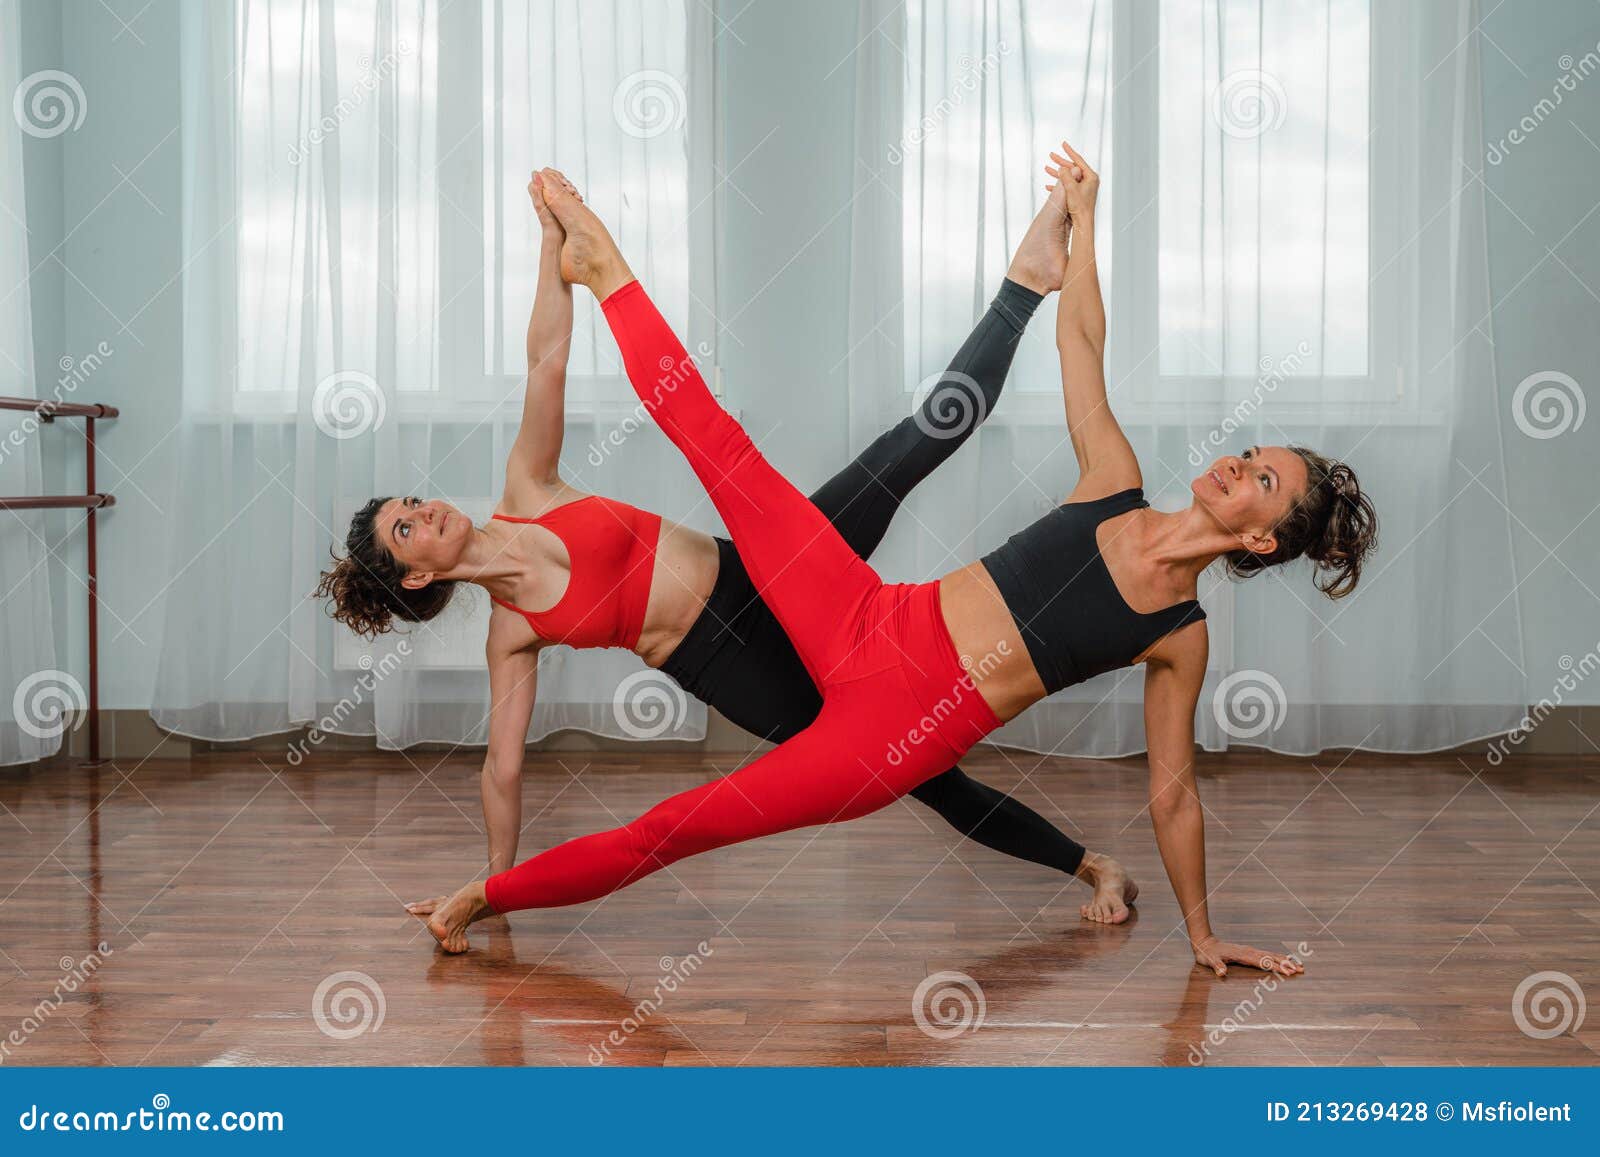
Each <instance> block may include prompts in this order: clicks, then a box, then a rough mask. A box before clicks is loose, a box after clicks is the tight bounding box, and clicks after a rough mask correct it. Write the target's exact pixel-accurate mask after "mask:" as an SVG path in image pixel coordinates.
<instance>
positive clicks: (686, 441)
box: [546, 181, 882, 687]
mask: <svg viewBox="0 0 1600 1157" xmlns="http://www.w3.org/2000/svg"><path fill="white" fill-rule="evenodd" d="M546 187H547V188H548V189H551V192H550V193H549V194H547V197H546V200H547V202H548V203H549V205H550V208H551V211H552V212H554V213H555V215H556V217H557V218H558V219H559V220H560V221H561V224H562V226H563V227H564V228H565V229H566V231H567V247H566V249H565V250H564V251H563V258H562V260H563V267H562V272H563V275H564V276H568V277H569V278H570V279H572V280H575V281H578V282H581V283H582V284H584V285H587V286H588V287H589V288H590V289H591V290H592V291H593V292H594V293H595V295H596V296H597V297H599V298H600V305H601V308H602V309H603V310H604V311H605V315H606V321H607V322H608V323H609V324H610V326H611V332H612V333H613V335H615V337H616V339H617V346H618V348H619V349H620V350H621V351H622V360H623V364H624V366H625V367H626V369H627V371H628V379H629V381H631V382H632V383H633V388H634V392H635V393H637V394H638V395H639V398H640V400H641V401H642V402H643V403H644V405H645V408H646V409H647V410H648V411H649V412H650V414H651V416H652V417H654V418H655V420H656V422H657V423H658V424H659V425H660V426H661V428H662V430H663V431H664V432H665V433H666V435H667V437H668V438H670V439H671V440H672V443H673V445H675V446H677V447H678V449H679V451H681V452H682V454H683V456H684V457H685V458H686V459H687V460H688V462H689V465H690V467H691V468H692V469H693V470H694V472H695V474H696V476H697V477H698V478H699V479H700V482H701V484H702V485H703V486H704V487H705V489H706V493H707V495H709V496H710V498H711V501H712V503H713V504H714V505H715V506H716V508H717V513H718V514H720V515H721V516H722V521H723V523H724V525H726V526H727V528H728V534H729V537H730V538H732V539H733V544H734V547H735V548H736V549H737V550H738V552H739V557H740V558H741V559H742V560H743V561H744V564H745V569H746V570H748V571H749V572H750V578H751V580H752V581H753V582H754V583H755V586H756V590H757V591H758V592H759V593H760V594H761V597H762V600H763V601H764V602H765V603H766V604H767V606H768V607H769V608H770V609H771V610H772V613H773V614H774V615H775V616H777V619H778V621H779V622H780V623H781V624H782V625H783V629H784V631H785V632H787V633H788V635H789V638H790V640H791V641H792V642H793V643H794V646H795V650H796V651H797V652H798V653H799V655H800V659H801V661H802V662H803V663H805V665H806V670H807V671H808V672H809V673H810V674H811V677H812V680H813V681H814V682H815V683H816V684H817V685H818V686H819V687H825V686H826V684H827V683H828V681H829V679H830V677H831V676H833V675H834V673H835V672H836V671H837V669H838V666H839V664H840V663H842V662H843V661H844V660H845V659H846V658H847V657H848V655H849V651H850V639H851V638H852V628H853V626H854V625H855V623H856V621H857V616H858V613H859V612H860V610H861V609H862V608H864V606H865V604H866V601H867V600H868V599H870V598H871V597H872V595H873V594H874V593H875V592H876V591H877V590H878V589H879V588H880V587H881V586H882V582H881V581H880V580H879V578H878V576H877V575H876V574H875V573H874V572H873V570H872V568H871V567H869V566H868V565H867V564H866V563H865V562H863V561H862V559H861V557H860V556H859V555H858V554H856V552H855V551H853V550H851V549H850V546H849V544H848V543H846V542H845V541H844V539H843V538H841V537H840V536H839V532H838V531H836V530H835V529H834V528H833V525H832V524H831V523H830V522H829V521H828V520H827V518H825V517H824V516H823V515H822V513H821V512H820V511H819V510H817V508H816V507H815V506H813V505H812V504H811V501H810V499H808V498H807V497H806V496H805V495H804V494H802V493H800V491H799V490H797V489H795V487H794V486H793V485H792V484H791V483H790V482H789V480H788V479H787V478H785V477H784V476H783V475H782V474H781V473H779V472H778V471H777V470H776V469H775V468H774V467H773V466H772V465H771V464H770V463H769V462H768V461H767V460H766V459H765V458H764V457H762V455H761V452H760V451H759V450H757V449H756V446H755V443H754V442H752V441H751V440H750V436H749V435H748V434H746V433H745V431H744V429H743V428H742V427H741V426H740V425H739V423H738V422H736V421H734V419H733V417H732V416H731V415H730V414H729V413H728V412H727V411H726V410H724V409H723V408H722V406H721V405H720V404H719V403H718V402H717V400H716V399H715V398H714V397H712V396H711V391H710V390H709V389H708V388H707V387H706V384H705V381H704V379H702V378H701V376H700V371H699V369H697V368H696V366H695V364H694V360H693V359H692V358H690V356H689V354H688V351H687V350H685V349H684V348H683V343H682V342H680V341H679V340H678V337H677V335H676V334H675V333H673V332H672V327H671V326H669V325H668V324H667V322H666V319H665V318H663V317H662V316H661V313H660V311H659V310H657V309H656V307H655V304H654V303H653V302H652V301H651V300H650V298H649V296H648V295H647V294H646V293H645V291H644V287H643V286H642V285H640V284H639V282H638V281H637V280H635V279H634V278H633V275H632V272H631V271H630V270H629V269H628V266H627V262H626V261H624V260H623V258H622V254H621V252H620V251H618V249H617V247H616V243H615V242H614V241H612V239H611V235H610V234H609V233H607V232H606V229H605V226H604V225H602V224H601V223H600V220H599V218H597V217H596V216H595V215H594V213H593V212H591V211H590V209H589V208H588V206H586V205H584V204H583V203H582V202H580V201H579V200H578V199H577V198H576V197H575V196H573V195H572V194H571V193H569V192H567V191H566V190H565V189H563V188H561V187H560V186H559V185H558V184H556V183H554V182H550V181H547V182H546Z"/></svg>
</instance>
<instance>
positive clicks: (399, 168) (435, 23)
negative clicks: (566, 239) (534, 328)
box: [234, 0, 714, 414]
mask: <svg viewBox="0 0 1600 1157" xmlns="http://www.w3.org/2000/svg"><path fill="white" fill-rule="evenodd" d="M688 7H689V6H688V4H687V3H686V0H676V2H662V3H650V4H642V5H641V4H639V3H637V2H630V0H609V2H600V3H585V4H582V5H577V4H574V5H565V4H557V3H554V2H553V0H547V2H536V3H523V2H521V0H455V2H453V3H444V4H440V3H437V2H435V0H382V2H380V0H338V3H332V2H329V0H323V2H322V3H309V4H308V3H306V2H305V0H235V14H236V19H235V36H236V45H235V47H236V59H237V62H238V68H237V82H236V83H237V89H236V92H235V96H236V99H237V102H238V106H237V113H236V124H235V133H236V136H235V140H234V150H235V161H236V171H237V177H236V185H235V188H236V197H237V204H238V221H237V225H236V230H237V233H236V236H237V242H238V256H237V283H238V299H237V309H236V318H235V320H236V323H237V327H238V335H239V336H238V340H239V347H240V355H241V356H240V362H239V372H238V382H237V393H236V398H237V408H238V409H239V410H240V411H242V412H252V411H266V412H287V411H288V410H289V409H292V407H293V405H294V400H295V397H296V395H297V389H298V386H299V385H300V383H302V382H303V381H304V380H305V379H306V378H307V377H308V376H309V377H312V378H321V377H322V376H324V375H326V374H329V373H332V372H335V371H347V370H352V369H354V370H358V371H360V372H362V373H366V374H370V375H373V376H375V377H376V376H385V377H392V379H393V381H392V387H393V389H394V391H395V393H396V395H397V396H398V397H399V399H400V401H401V403H402V404H403V405H404V406H405V407H406V408H408V409H418V410H422V411H426V412H427V413H430V414H441V413H444V414H447V413H453V412H459V411H460V409H461V408H462V407H463V406H465V407H467V408H468V409H470V410H472V411H473V412H475V413H482V412H483V411H484V410H486V409H487V410H491V411H493V410H497V409H500V408H502V407H503V408H507V409H508V410H510V409H514V408H515V407H517V406H520V402H521V392H520V383H521V381H522V378H523V376H524V373H525V369H526V361H525V355H524V334H525V331H526V327H527V320H528V313H529V310H530V308H531V307H532V304H533V295H534V285H535V281H536V277H537V264H538V252H539V228H538V224H537V221H536V219H535V216H534V213H533V209H532V207H531V205H530V204H529V201H528V195H527V192H526V186H527V184H528V181H529V177H530V175H531V171H532V169H533V168H535V167H538V166H542V165H546V164H551V165H555V166H556V167H559V168H561V169H563V170H564V171H566V172H567V174H568V175H569V176H570V177H571V178H572V179H573V181H574V182H575V183H577V184H578V185H579V187H580V188H581V189H582V190H583V193H584V196H585V199H586V200H587V201H588V202H589V203H590V204H591V205H593V206H594V207H595V208H596V210H597V211H598V212H599V213H600V214H601V215H602V216H603V217H605V218H606V220H607V222H608V224H609V225H611V226H612V228H613V231H614V232H615V233H616V234H617V235H618V241H619V242H620V243H621V244H622V245H623V247H624V249H625V250H626V251H628V252H630V253H634V254H638V255H639V261H640V263H641V268H640V273H641V275H644V274H646V272H647V271H648V275H649V278H650V283H651V292H652V296H653V297H654V298H655V300H656V301H657V303H658V304H659V305H660V306H661V308H662V310H663V312H664V313H665V314H666V316H667V318H668V320H669V321H670V322H672V323H673V325H674V326H675V327H678V328H679V329H680V330H687V328H688V321H689V313H690V309H689V306H690V298H691V286H692V285H699V286H700V288H699V289H698V290H697V292H698V293H699V294H700V296H701V297H702V298H703V299H705V300H712V299H714V298H713V295H712V293H711V290H710V288H709V284H703V285H702V284H700V282H698V281H697V280H696V279H706V280H707V281H708V279H709V278H710V276H711V262H710V261H709V259H707V257H706V254H704V253H702V252H701V251H700V250H701V248H704V247H705V246H703V245H702V238H708V237H709V232H708V231H706V230H703V229H698V228H697V229H694V230H691V228H690V216H691V213H690V208H691V206H690V189H691V176H692V164H698V163H700V162H699V160H698V158H700V157H702V156H703V157H706V158H709V156H710V151H709V149H705V148H700V149H697V150H695V151H691V149H690V148H689V146H688V140H689V137H690V134H691V131H693V132H694V133H696V134H704V132H705V127H706V126H705V125H704V124H702V123H700V122H699V121H698V119H697V118H698V117H699V116H701V115H702V114H701V113H700V112H699V110H700V109H701V108H704V107H709V99H706V100H704V101H702V102H701V103H700V104H698V105H697V104H695V103H693V102H692V101H691V99H690V96H691V91H692V86H691V84H690V80H689V75H688V74H689V46H690V44H691V43H693V42H694V38H695V37H697V36H706V37H707V39H709V31H708V29H709V17H706V18H703V19H702V18H701V17H700V16H699V15H698V14H696V13H690V12H689V11H688ZM691 121H694V122H695V123H693V124H691ZM708 163H709V162H707V164H708ZM696 187H700V186H696ZM703 187H704V188H709V187H710V183H709V182H708V181H707V182H705V184H704V186H703ZM391 319H392V320H391ZM604 332H605V325H604V321H603V318H602V317H601V315H600V313H599V311H598V309H596V308H594V307H593V304H592V302H590V301H589V300H588V297H587V295H583V294H580V295H578V297H577V299H576V309H575V318H574V336H573V344H572V356H571V359H570V362H569V388H568V399H569V403H571V404H572V405H573V406H574V408H577V409H581V408H582V407H583V406H584V405H585V404H586V403H588V402H591V401H592V400H593V399H594V398H595V397H596V396H597V392H596V390H595V389H594V385H595V383H596V382H597V381H600V380H602V379H610V378H613V377H617V376H620V367H618V366H616V365H614V364H609V363H614V357H615V355H614V351H612V352H609V353H608V352H607V350H608V346H607V342H608V339H605V338H604V337H603V335H604ZM384 384H385V385H386V386H387V385H390V384H391V383H389V382H385V383H384Z"/></svg>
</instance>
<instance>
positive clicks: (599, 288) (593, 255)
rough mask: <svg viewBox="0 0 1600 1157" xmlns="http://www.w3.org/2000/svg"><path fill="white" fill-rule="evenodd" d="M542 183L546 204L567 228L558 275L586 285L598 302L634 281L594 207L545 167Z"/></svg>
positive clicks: (574, 283) (563, 179)
mask: <svg viewBox="0 0 1600 1157" xmlns="http://www.w3.org/2000/svg"><path fill="white" fill-rule="evenodd" d="M541 175H542V177H543V178H544V179H543V181H542V182H541V184H542V191H543V193H544V201H545V204H546V205H548V206H549V207H550V211H551V212H552V213H554V214H555V216H556V220H557V221H559V222H561V227H562V228H563V229H565V230H566V231H567V240H566V242H565V244H563V245H562V246H561V277H562V279H563V280H564V281H567V282H570V283H571V284H573V285H587V286H588V287H589V289H590V291H591V292H593V294H594V295H595V297H596V298H597V299H599V300H600V301H604V300H605V299H606V298H608V297H610V296H611V294H612V293H614V292H615V291H617V290H618V289H621V288H622V287H623V286H624V285H626V284H628V282H630V281H632V280H633V270H631V269H629V268H628V263H627V262H626V261H624V260H623V259H622V251H621V250H620V249H618V248H617V243H616V242H615V241H613V240H612V239H611V234H610V233H608V232H607V231H606V227H605V226H604V225H603V224H601V222H600V218H598V217H596V216H595V215H594V210H593V209H591V208H589V206H587V205H585V204H584V203H583V198H582V197H580V196H578V193H577V190H575V189H574V188H573V187H572V185H571V183H570V182H568V180H567V179H566V177H564V176H562V175H561V173H560V172H558V171H557V170H555V169H545V170H543V172H542V174H541Z"/></svg>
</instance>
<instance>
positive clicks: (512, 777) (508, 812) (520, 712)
mask: <svg viewBox="0 0 1600 1157" xmlns="http://www.w3.org/2000/svg"><path fill="white" fill-rule="evenodd" d="M485 650H486V653H487V657H488V662H489V750H488V751H487V752H486V753H485V755H484V757H483V776H482V779H481V781H480V783H479V791H480V793H481V795H482V796H483V826H484V829H485V831H486V832H487V833H488V837H489V871H490V873H491V874H492V873H495V872H503V871H505V870H506V869H507V868H510V867H511V866H512V865H513V864H515V863H516V862H517V842H518V839H519V837H520V836H521V834H522V749H523V745H524V743H525V742H526V741H527V737H528V723H529V721H530V720H531V719H532V718H533V703H534V699H535V697H536V695H537V693H538V686H539V652H538V649H537V648H533V649H523V650H517V651H506V652H502V651H497V650H496V649H495V646H494V642H493V637H492V634H491V641H490V643H489V644H488V646H487V647H486V648H485Z"/></svg>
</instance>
